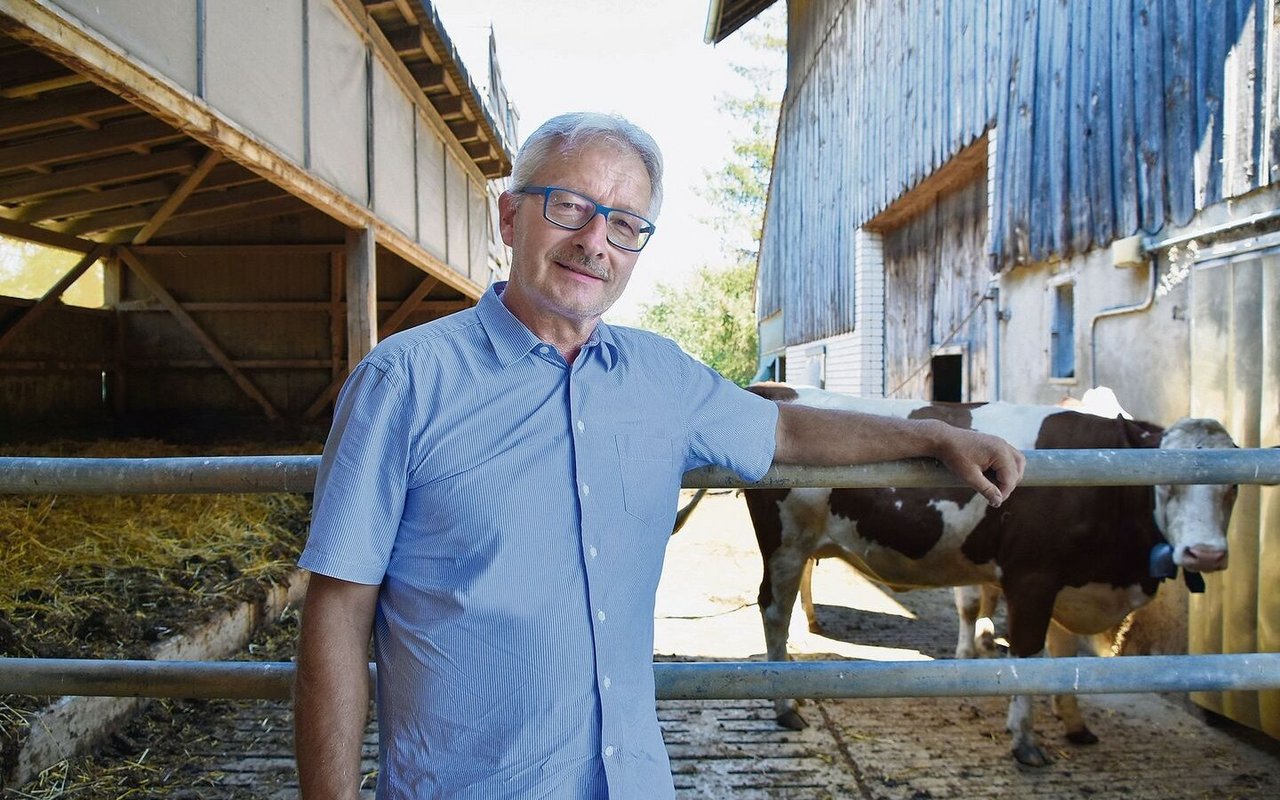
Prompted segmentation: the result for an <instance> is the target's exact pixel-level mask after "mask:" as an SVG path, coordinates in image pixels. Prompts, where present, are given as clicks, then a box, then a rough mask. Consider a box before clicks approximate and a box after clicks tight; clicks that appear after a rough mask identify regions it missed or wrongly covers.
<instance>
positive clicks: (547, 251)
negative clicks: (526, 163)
mask: <svg viewBox="0 0 1280 800" xmlns="http://www.w3.org/2000/svg"><path fill="white" fill-rule="evenodd" d="M533 184H534V185H536V186H558V187H560V188H563V189H571V190H573V191H575V192H578V193H580V194H583V195H586V196H587V197H589V198H591V199H592V200H595V201H596V202H597V203H599V204H602V205H606V206H611V207H613V208H620V209H623V210H625V211H632V212H634V213H636V214H640V215H642V216H647V215H648V213H649V200H650V196H651V191H650V186H649V173H648V171H647V170H645V167H644V162H642V161H641V160H640V157H639V156H638V155H636V154H635V153H634V152H632V151H631V150H629V149H624V148H620V147H617V146H614V145H610V144H605V143H593V144H587V145H585V146H582V147H580V148H578V149H577V150H575V151H574V152H572V153H570V154H568V155H563V154H562V155H560V156H559V157H557V158H554V159H552V160H551V161H549V162H548V163H547V164H546V165H545V166H544V167H543V168H542V169H541V170H539V171H538V173H537V174H536V175H535V176H534V180H533ZM499 215H500V222H501V226H500V227H501V231H502V240H503V241H504V242H506V243H507V244H508V245H510V246H511V282H510V285H508V287H507V290H506V292H505V293H504V294H503V299H504V301H505V302H506V303H507V306H508V307H509V308H510V309H511V310H512V312H513V313H515V315H516V316H517V317H518V318H520V319H521V321H523V322H524V323H525V324H526V325H527V326H529V327H530V329H531V330H534V331H535V332H538V328H539V327H541V326H542V325H563V323H564V322H566V321H567V322H569V323H570V324H571V325H575V326H582V325H594V324H595V321H596V320H598V319H599V318H600V316H601V315H602V314H604V312H605V311H606V310H608V308H609V307H610V306H612V305H613V303H614V302H615V301H616V300H617V299H618V298H619V297H620V296H621V295H622V291H623V289H625V288H626V287H627V281H628V280H630V279H631V270H632V269H633V268H634V267H635V264H636V258H637V257H638V256H639V255H640V254H639V253H631V252H628V251H626V250H622V249H620V248H618V247H615V246H614V245H612V244H609V242H608V240H607V239H606V238H605V218H604V216H603V215H599V214H598V215H596V216H595V217H593V218H592V219H591V221H590V222H588V223H587V224H586V226H584V227H582V228H580V229H579V230H576V231H570V230H565V229H564V228H560V227H557V226H556V225H553V224H552V223H550V222H548V221H547V220H546V219H545V218H544V217H543V215H542V198H541V197H540V196H538V195H534V194H527V195H511V194H504V195H503V196H502V199H501V201H500V203H499ZM526 316H531V317H532V319H529V318H526Z"/></svg>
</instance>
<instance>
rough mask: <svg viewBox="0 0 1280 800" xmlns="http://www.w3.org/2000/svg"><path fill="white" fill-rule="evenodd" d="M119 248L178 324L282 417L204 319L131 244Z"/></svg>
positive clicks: (246, 389) (268, 411)
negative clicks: (163, 281) (186, 305)
mask: <svg viewBox="0 0 1280 800" xmlns="http://www.w3.org/2000/svg"><path fill="white" fill-rule="evenodd" d="M117 252H118V253H119V256H120V260H121V261H123V262H124V263H125V264H127V265H128V267H129V269H130V271H132V272H133V274H134V275H136V276H137V277H138V280H140V281H142V283H143V285H145V286H146V287H147V289H148V290H150V292H151V293H152V294H153V295H155V296H156V297H157V298H159V300H160V302H161V303H163V304H164V305H165V307H166V308H168V309H169V312H170V313H171V314H173V316H174V318H175V319H176V320H177V321H178V324H179V325H181V326H182V328H183V329H185V330H186V331H187V333H189V334H191V335H192V336H193V337H194V338H195V340H196V341H197V342H199V343H200V346H201V347H203V348H204V350H205V352H206V353H208V354H209V355H210V356H211V357H212V358H213V360H214V362H215V363H217V365H218V366H220V367H222V370H223V371H224V372H226V373H227V375H228V376H230V378H231V380H232V381H234V382H235V384H236V386H239V387H240V390H241V391H243V392H244V393H245V394H246V395H248V396H249V397H250V399H252V400H253V401H254V402H255V403H257V404H258V405H259V406H261V407H262V410H263V411H265V412H266V414H267V418H268V419H273V420H274V419H280V412H279V411H277V410H276V407H275V406H274V405H272V403H271V401H270V400H268V399H267V396H266V395H264V394H263V393H262V391H261V390H260V389H259V388H258V387H257V386H256V385H255V384H254V383H253V381H251V380H250V379H249V376H247V375H245V374H244V373H243V372H242V371H241V370H240V368H239V367H237V366H236V365H235V362H234V361H232V360H231V358H230V357H229V356H227V354H226V353H225V352H224V351H223V350H222V348H221V347H219V346H218V343H217V342H215V341H214V340H213V338H212V337H211V336H209V334H208V333H206V332H205V330H204V328H202V327H200V323H198V322H196V321H195V319H193V318H192V317H191V315H190V314H188V313H187V311H186V309H184V308H183V307H182V304H181V303H179V302H178V301H177V300H176V299H175V298H174V296H173V295H171V294H169V290H168V289H165V288H164V286H162V285H161V284H160V282H159V281H158V280H156V277H155V276H154V275H152V274H151V271H150V270H149V269H147V268H146V266H144V265H143V263H142V261H141V260H139V259H138V257H137V256H136V255H134V254H133V253H132V252H130V251H129V249H128V248H125V247H121V248H119V250H118V251H117Z"/></svg>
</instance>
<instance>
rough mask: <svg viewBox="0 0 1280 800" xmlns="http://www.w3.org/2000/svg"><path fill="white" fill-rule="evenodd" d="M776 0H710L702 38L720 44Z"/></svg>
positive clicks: (707, 41)
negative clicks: (705, 27)
mask: <svg viewBox="0 0 1280 800" xmlns="http://www.w3.org/2000/svg"><path fill="white" fill-rule="evenodd" d="M775 1H776V0H711V5H710V6H709V7H708V8H707V29H706V31H705V32H704V33H703V35H702V40H703V41H704V42H706V43H707V44H720V42H723V41H724V40H725V39H727V38H729V35H730V34H732V33H733V32H734V31H736V30H737V29H738V28H741V27H742V26H743V25H746V24H747V23H748V22H750V21H751V20H753V19H755V18H756V17H757V16H758V15H759V14H760V12H762V11H764V10H765V9H766V8H768V7H769V6H771V5H773V4H774V2H775Z"/></svg>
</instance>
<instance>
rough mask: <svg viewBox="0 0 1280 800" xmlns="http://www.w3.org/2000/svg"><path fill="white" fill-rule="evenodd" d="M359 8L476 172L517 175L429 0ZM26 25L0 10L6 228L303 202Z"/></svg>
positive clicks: (116, 222) (194, 222)
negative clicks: (44, 44)
mask: <svg viewBox="0 0 1280 800" xmlns="http://www.w3.org/2000/svg"><path fill="white" fill-rule="evenodd" d="M353 5H355V6H356V7H357V8H361V7H362V10H363V12H364V14H365V18H366V19H367V20H368V23H371V24H372V25H373V26H376V28H377V29H378V30H379V31H380V32H381V35H382V37H384V38H385V40H386V41H387V42H388V43H389V44H390V46H391V48H392V49H393V50H394V53H395V56H396V57H398V58H399V59H400V61H401V62H402V63H403V65H404V67H405V68H406V69H407V70H408V72H409V73H410V74H411V75H412V76H413V79H414V81H415V82H416V83H417V85H418V86H419V88H420V89H421V90H422V92H423V95H424V96H425V97H426V99H427V100H428V101H429V102H430V104H431V106H432V107H434V109H435V110H436V112H437V113H438V114H439V116H440V118H441V120H442V121H443V122H444V124H445V125H447V127H448V129H449V131H450V132H451V133H452V135H453V136H454V137H455V138H456V140H457V142H458V144H460V145H461V148H462V150H464V151H465V153H466V154H467V156H468V157H469V158H470V160H471V161H472V163H473V164H474V165H475V167H476V169H477V170H478V171H479V173H480V174H481V175H483V176H484V177H485V178H497V177H502V176H505V175H507V174H509V173H510V171H511V159H512V148H511V146H510V144H509V142H508V141H507V137H506V135H505V133H504V131H503V129H502V127H501V126H500V125H499V124H498V123H497V122H496V121H495V118H494V116H493V114H492V113H491V112H490V110H489V108H488V107H487V105H486V102H485V97H484V95H483V94H482V93H481V92H480V91H479V90H478V89H477V88H476V86H475V84H474V83H473V82H472V80H471V77H470V76H469V75H468V73H467V71H466V69H465V68H464V66H463V64H462V60H461V58H460V56H459V55H458V53H457V51H456V50H455V48H454V46H453V43H452V42H451V41H450V39H449V36H448V34H447V33H446V32H445V30H444V27H443V25H442V24H441V23H440V20H439V18H438V17H437V16H436V14H435V11H434V10H433V9H432V8H431V7H430V5H429V4H427V3H425V2H423V0H361V2H360V3H359V4H353ZM25 33H26V32H24V31H23V29H22V27H21V26H20V25H14V24H12V23H11V21H9V20H7V19H6V18H5V17H4V16H3V15H0V76H3V78H0V233H8V234H10V235H15V236H19V237H21V238H28V239H32V238H34V237H33V236H31V234H32V233H38V234H40V232H42V231H49V232H51V236H52V238H50V239H45V241H46V243H56V237H57V236H58V235H69V236H72V237H77V238H79V239H81V240H83V239H93V240H97V241H100V242H117V241H128V240H130V239H133V238H134V237H135V236H136V235H137V234H138V233H139V232H140V231H142V230H143V229H144V227H145V226H147V225H148V224H151V222H152V220H154V219H156V214H157V211H159V210H161V209H163V208H164V207H165V204H166V203H168V204H172V205H175V206H176V208H175V209H174V210H173V211H172V214H171V215H166V220H167V221H166V222H165V224H164V233H166V234H167V233H172V232H179V231H194V230H196V229H199V228H201V227H204V226H210V225H225V224H227V223H228V222H239V221H241V220H247V219H256V218H261V217H263V216H271V215H272V214H280V213H289V212H290V211H293V210H298V209H300V208H301V207H302V203H301V201H300V200H298V199H296V198H295V197H293V196H291V195H290V192H289V191H288V190H286V189H285V188H281V187H280V186H277V185H276V184H274V183H272V182H271V181H269V180H267V179H265V178H264V177H263V176H262V175H259V174H257V173H255V172H253V171H251V170H249V169H247V168H245V167H244V166H241V165H239V164H237V163H234V162H232V161H229V160H219V159H217V158H216V157H215V158H210V157H209V156H210V153H209V150H208V148H207V147H206V146H204V145H202V144H201V143H199V142H198V141H197V140H195V139H194V138H193V137H191V136H189V135H188V134H186V133H184V131H183V130H181V129H180V128H179V127H178V126H177V125H175V124H174V123H173V122H172V120H165V119H161V118H159V117H157V116H154V115H152V114H149V113H147V112H146V111H144V110H143V109H142V108H140V107H139V106H137V105H134V104H133V103H131V102H130V100H129V99H128V98H127V96H126V94H125V93H122V92H117V91H112V90H109V89H107V88H104V87H102V86H99V85H98V84H96V83H94V82H93V81H92V80H91V78H90V76H89V75H88V74H87V71H84V70H81V71H76V70H74V69H72V68H71V66H68V65H66V64H64V63H62V61H60V60H58V59H57V58H56V57H55V56H56V54H55V53H50V52H44V51H43V50H42V49H40V48H39V47H38V46H37V44H36V43H35V42H33V41H32V40H31V38H30V37H29V36H27V35H25ZM206 166H207V167H208V169H207V173H206V172H205V171H204V170H205V168H206ZM196 175H198V176H199V177H196V178H194V179H193V176H196ZM175 198H176V201H175ZM33 226H34V228H35V229H38V230H33ZM41 235H42V234H41Z"/></svg>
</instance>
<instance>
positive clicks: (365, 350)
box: [346, 227, 378, 370]
mask: <svg viewBox="0 0 1280 800" xmlns="http://www.w3.org/2000/svg"><path fill="white" fill-rule="evenodd" d="M346 261H347V369H348V370H352V369H355V366H356V364H358V363H360V359H362V358H364V357H365V356H366V355H368V354H369V351H370V350H372V349H373V346H374V345H375V344H377V343H378V309H377V301H378V264H377V250H376V243H375V241H374V235H373V229H372V228H369V227H365V228H349V229H348V230H347V259H346Z"/></svg>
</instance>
